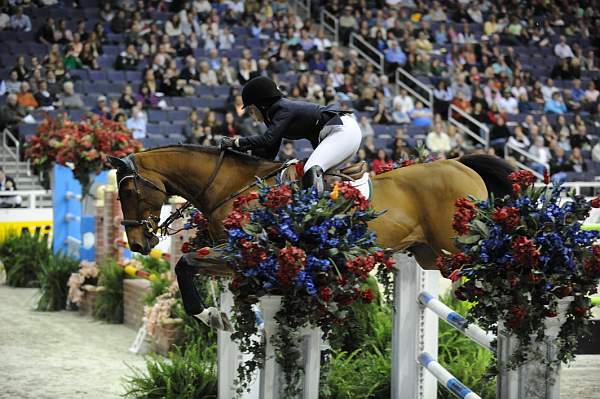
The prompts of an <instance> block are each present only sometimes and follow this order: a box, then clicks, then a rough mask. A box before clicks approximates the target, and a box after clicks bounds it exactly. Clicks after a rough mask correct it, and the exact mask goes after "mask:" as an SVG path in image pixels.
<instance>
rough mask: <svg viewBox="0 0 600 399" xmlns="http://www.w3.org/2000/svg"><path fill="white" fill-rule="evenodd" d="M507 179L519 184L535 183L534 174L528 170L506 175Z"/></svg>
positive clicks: (529, 184) (528, 184)
mask: <svg viewBox="0 0 600 399" xmlns="http://www.w3.org/2000/svg"><path fill="white" fill-rule="evenodd" d="M508 180H509V181H510V182H511V183H517V184H520V185H521V186H525V187H529V186H531V185H532V184H533V183H535V176H534V175H533V173H531V172H530V171H528V170H519V171H517V172H513V173H511V174H510V175H508ZM513 190H514V188H513Z"/></svg>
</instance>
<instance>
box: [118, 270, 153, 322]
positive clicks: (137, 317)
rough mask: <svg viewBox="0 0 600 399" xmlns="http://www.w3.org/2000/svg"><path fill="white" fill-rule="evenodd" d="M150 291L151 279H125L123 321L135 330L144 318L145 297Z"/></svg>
mask: <svg viewBox="0 0 600 399" xmlns="http://www.w3.org/2000/svg"><path fill="white" fill-rule="evenodd" d="M149 291H150V281H148V280H142V279H127V278H126V279H124V280H123V323H124V324H125V325H126V326H127V327H130V328H133V329H134V330H137V329H139V328H140V326H141V325H142V322H143V319H144V297H145V296H146V294H147V293H148V292H149Z"/></svg>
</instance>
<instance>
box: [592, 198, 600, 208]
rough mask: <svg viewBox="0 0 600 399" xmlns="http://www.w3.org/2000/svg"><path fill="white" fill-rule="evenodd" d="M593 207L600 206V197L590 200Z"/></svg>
mask: <svg viewBox="0 0 600 399" xmlns="http://www.w3.org/2000/svg"><path fill="white" fill-rule="evenodd" d="M590 205H591V206H592V208H600V197H596V198H594V199H593V200H591V201H590Z"/></svg>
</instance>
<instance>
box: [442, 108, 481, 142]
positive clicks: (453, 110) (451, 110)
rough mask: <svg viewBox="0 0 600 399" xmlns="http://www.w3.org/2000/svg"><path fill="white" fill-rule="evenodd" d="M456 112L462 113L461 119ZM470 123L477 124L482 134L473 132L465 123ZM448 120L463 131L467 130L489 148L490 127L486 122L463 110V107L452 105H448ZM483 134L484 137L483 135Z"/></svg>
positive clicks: (468, 133) (466, 131) (467, 132)
mask: <svg viewBox="0 0 600 399" xmlns="http://www.w3.org/2000/svg"><path fill="white" fill-rule="evenodd" d="M454 113H457V114H459V115H460V117H461V119H456V118H455V117H454ZM463 121H465V122H466V123H469V124H471V125H474V126H477V128H478V129H479V132H480V134H477V133H475V132H473V131H472V130H471V129H470V128H469V127H468V126H467V125H465V124H464V123H463ZM448 122H450V123H452V124H453V125H454V126H456V127H458V128H459V129H460V130H461V131H463V132H465V133H466V134H467V135H469V136H470V137H472V138H473V139H475V140H476V141H478V142H480V143H481V144H483V146H484V147H485V148H486V149H487V148H489V146H490V128H489V127H487V126H486V125H485V124H483V123H481V122H479V121H478V120H477V119H475V118H473V117H472V116H471V115H469V114H468V113H466V112H465V111H463V110H462V109H460V108H458V107H456V106H454V105H450V106H449V107H448ZM482 135H483V137H482Z"/></svg>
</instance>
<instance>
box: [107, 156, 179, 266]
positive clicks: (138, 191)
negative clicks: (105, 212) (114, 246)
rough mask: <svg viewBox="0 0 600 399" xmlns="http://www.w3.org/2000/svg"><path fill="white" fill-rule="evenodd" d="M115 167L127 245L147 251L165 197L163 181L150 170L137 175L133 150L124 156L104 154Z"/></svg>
mask: <svg viewBox="0 0 600 399" xmlns="http://www.w3.org/2000/svg"><path fill="white" fill-rule="evenodd" d="M108 160H109V161H110V163H111V164H112V165H113V166H114V167H115V168H116V169H117V182H118V190H119V200H120V201H121V209H122V210H123V221H122V222H121V224H122V225H124V226H125V232H126V233H127V241H128V242H129V248H131V250H132V251H133V252H139V253H141V254H144V255H147V254H148V253H149V252H150V250H151V249H152V248H153V247H154V246H155V245H156V244H158V237H157V236H156V234H155V233H156V229H157V227H158V223H159V221H160V210H161V208H162V205H163V203H164V202H165V200H166V198H167V197H168V195H167V192H166V190H165V186H164V184H163V182H162V181H161V180H160V179H159V178H158V175H157V174H156V173H153V172H150V171H148V172H144V176H142V175H140V173H139V171H138V166H137V165H136V162H135V156H134V155H133V154H131V155H129V156H127V157H125V158H115V157H108Z"/></svg>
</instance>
